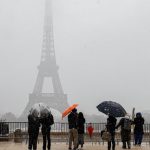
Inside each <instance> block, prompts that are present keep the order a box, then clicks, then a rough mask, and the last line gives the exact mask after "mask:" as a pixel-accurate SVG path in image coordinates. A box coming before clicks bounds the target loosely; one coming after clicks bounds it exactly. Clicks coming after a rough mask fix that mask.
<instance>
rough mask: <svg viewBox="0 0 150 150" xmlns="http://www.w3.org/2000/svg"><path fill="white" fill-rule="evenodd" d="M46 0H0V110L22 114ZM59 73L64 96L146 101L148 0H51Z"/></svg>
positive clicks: (141, 104)
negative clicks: (65, 94)
mask: <svg viewBox="0 0 150 150" xmlns="http://www.w3.org/2000/svg"><path fill="white" fill-rule="evenodd" d="M44 2H45V1H44V0H0V70H1V71H0V113H4V112H8V111H12V112H13V113H15V114H17V115H20V114H21V113H22V111H23V109H24V108H25V106H26V104H27V102H28V94H29V93H31V92H32V90H33V87H34V84H35V80H36V77H37V72H38V70H37V66H38V65H39V63H40V57H41V47H42V36H43V21H44V4H45V3H44ZM53 24H54V40H55V51H56V59H57V64H58V65H59V67H60V68H59V75H60V79H61V83H62V86H63V89H64V92H65V93H67V94H68V102H69V104H73V103H79V104H80V106H79V109H80V110H82V111H84V112H87V113H88V114H93V113H96V114H99V112H98V111H97V109H96V108H95V107H96V106H97V105H98V104H99V103H100V102H101V101H103V100H113V101H117V102H119V103H120V104H122V105H123V106H124V107H125V109H126V110H127V111H128V112H129V113H130V112H131V111H132V107H135V108H136V111H141V110H147V109H150V102H149V100H150V69H149V66H150V1H149V0H53Z"/></svg>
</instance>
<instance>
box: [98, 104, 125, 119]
mask: <svg viewBox="0 0 150 150" xmlns="http://www.w3.org/2000/svg"><path fill="white" fill-rule="evenodd" d="M97 109H98V110H99V111H100V112H102V113H104V114H106V115H112V116H114V117H124V116H125V115H126V111H125V109H124V108H123V107H122V106H121V105H120V104H119V103H116V102H113V101H104V102H102V103H100V104H99V105H98V106H97Z"/></svg>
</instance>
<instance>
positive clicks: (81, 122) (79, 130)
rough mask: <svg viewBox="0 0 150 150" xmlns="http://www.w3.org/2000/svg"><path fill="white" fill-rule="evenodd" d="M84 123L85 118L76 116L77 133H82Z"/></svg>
mask: <svg viewBox="0 0 150 150" xmlns="http://www.w3.org/2000/svg"><path fill="white" fill-rule="evenodd" d="M84 124H85V118H84V117H82V118H79V117H78V121H77V125H78V133H79V134H84Z"/></svg>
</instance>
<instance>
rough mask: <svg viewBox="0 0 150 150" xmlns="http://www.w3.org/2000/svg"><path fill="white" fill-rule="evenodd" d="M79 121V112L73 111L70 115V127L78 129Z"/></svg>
mask: <svg viewBox="0 0 150 150" xmlns="http://www.w3.org/2000/svg"><path fill="white" fill-rule="evenodd" d="M77 121H78V114H77V113H75V112H71V113H70V114H69V115H68V123H69V129H73V128H75V129H77Z"/></svg>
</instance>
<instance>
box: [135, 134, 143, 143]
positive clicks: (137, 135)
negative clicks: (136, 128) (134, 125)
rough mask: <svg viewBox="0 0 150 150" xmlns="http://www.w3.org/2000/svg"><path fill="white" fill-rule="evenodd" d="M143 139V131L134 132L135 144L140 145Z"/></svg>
mask: <svg viewBox="0 0 150 150" xmlns="http://www.w3.org/2000/svg"><path fill="white" fill-rule="evenodd" d="M142 139H143V133H142V132H137V133H135V134H134V140H135V145H141V143H142Z"/></svg>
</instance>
